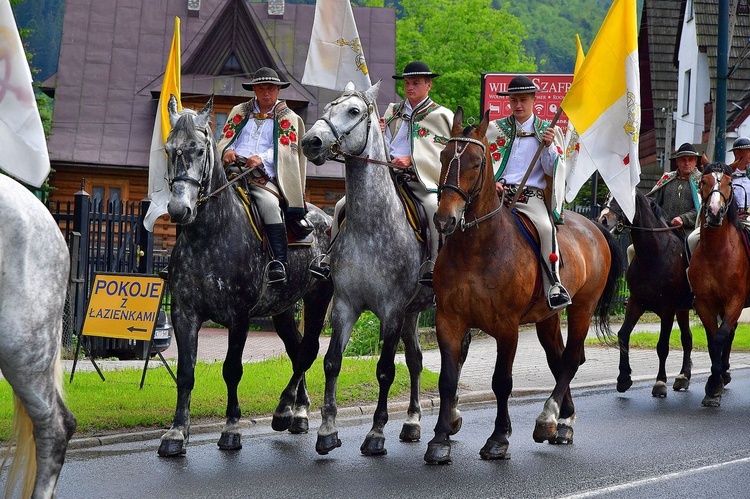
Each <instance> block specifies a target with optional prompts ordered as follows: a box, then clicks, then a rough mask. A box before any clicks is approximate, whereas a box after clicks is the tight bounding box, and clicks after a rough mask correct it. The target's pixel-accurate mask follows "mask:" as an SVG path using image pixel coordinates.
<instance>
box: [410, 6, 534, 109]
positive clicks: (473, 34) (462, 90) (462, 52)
mask: <svg viewBox="0 0 750 499" xmlns="http://www.w3.org/2000/svg"><path fill="white" fill-rule="evenodd" d="M399 8H400V9H402V12H403V16H402V17H401V18H400V19H399V20H397V21H396V68H397V70H399V71H400V70H401V69H403V67H404V66H405V65H406V64H407V63H409V62H410V61H424V62H426V63H427V64H428V65H429V66H430V69H432V71H434V72H436V73H439V74H441V77H440V78H439V79H438V80H436V81H435V84H434V86H433V88H432V92H431V93H430V94H431V96H432V98H433V99H434V100H435V101H436V102H438V103H440V104H442V105H443V106H446V107H448V108H450V109H456V107H457V106H459V105H461V106H462V107H463V108H464V111H465V112H466V115H467V116H479V96H480V91H481V88H480V86H481V73H483V72H509V73H515V72H518V73H522V72H533V71H536V64H534V61H533V59H532V58H531V57H529V56H527V55H526V54H525V52H524V49H523V47H522V46H521V43H522V41H523V39H524V37H525V36H526V30H525V28H524V26H523V25H522V24H521V22H520V21H519V20H518V19H516V18H515V17H514V16H512V15H511V14H509V13H507V12H506V11H503V10H497V9H494V8H492V6H491V0H462V1H460V2H454V1H453V0H401V2H399ZM399 91H400V92H402V90H401V89H399Z"/></svg>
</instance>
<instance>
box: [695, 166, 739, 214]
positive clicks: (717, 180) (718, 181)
mask: <svg viewBox="0 0 750 499" xmlns="http://www.w3.org/2000/svg"><path fill="white" fill-rule="evenodd" d="M715 173H718V174H720V175H721V176H720V177H718V178H717V177H714V180H715V182H714V186H713V187H712V188H711V191H710V192H709V193H708V194H706V196H705V197H704V198H702V199H701V211H702V212H703V214H704V215H703V216H704V217H705V221H704V222H703V224H702V225H703V227H704V228H708V227H710V226H711V225H709V223H708V217H707V216H706V215H707V213H706V210H707V205H706V201H707V200H708V198H710V197H711V196H712V195H713V194H714V193H718V194H719V196H721V199H722V200H723V201H724V206H722V207H721V208H720V209H719V212H720V213H719V221H720V222H721V221H722V220H723V219H724V215H726V212H727V206H729V205H730V203H731V202H732V199H733V198H734V189H733V188H731V177H730V189H729V196H725V195H724V193H723V192H721V189H719V187H718V186H720V185H721V178H722V177H723V176H724V175H726V172H724V170H722V169H718V168H717V169H714V170H712V171H711V172H710V174H711V175H713V174H715ZM719 225H721V224H719Z"/></svg>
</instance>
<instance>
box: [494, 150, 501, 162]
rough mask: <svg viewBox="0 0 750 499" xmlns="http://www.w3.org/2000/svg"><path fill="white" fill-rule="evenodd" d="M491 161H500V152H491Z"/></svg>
mask: <svg viewBox="0 0 750 499" xmlns="http://www.w3.org/2000/svg"><path fill="white" fill-rule="evenodd" d="M492 161H500V153H499V152H493V153H492Z"/></svg>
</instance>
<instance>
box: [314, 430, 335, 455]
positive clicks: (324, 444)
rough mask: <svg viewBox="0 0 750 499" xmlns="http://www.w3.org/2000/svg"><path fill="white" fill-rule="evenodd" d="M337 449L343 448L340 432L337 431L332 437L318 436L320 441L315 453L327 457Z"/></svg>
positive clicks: (317, 443) (316, 443)
mask: <svg viewBox="0 0 750 499" xmlns="http://www.w3.org/2000/svg"><path fill="white" fill-rule="evenodd" d="M336 447H341V440H339V432H337V431H335V432H333V433H331V434H330V435H318V441H317V442H315V452H317V453H318V454H320V455H321V456H325V455H326V454H328V453H329V452H331V451H332V450H333V449H335V448H336Z"/></svg>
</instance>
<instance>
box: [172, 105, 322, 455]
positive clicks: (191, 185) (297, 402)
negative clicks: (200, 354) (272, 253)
mask: <svg viewBox="0 0 750 499" xmlns="http://www.w3.org/2000/svg"><path fill="white" fill-rule="evenodd" d="M168 107H169V118H170V122H171V124H172V127H173V128H172V132H171V133H170V135H169V138H168V139H167V143H166V145H165V148H166V151H167V155H168V157H169V164H168V172H167V180H168V183H169V185H170V197H169V206H168V209H169V215H170V217H171V219H172V221H173V222H176V223H178V224H180V225H181V226H182V231H181V233H180V236H179V237H178V238H177V243H176V244H175V247H174V249H173V250H172V256H171V258H170V263H169V284H170V290H171V293H172V323H173V325H174V334H175V339H176V340H177V352H178V357H177V408H176V410H175V414H174V422H173V423H172V427H171V428H170V430H169V431H168V432H167V433H165V434H164V435H163V436H162V438H161V445H160V446H159V455H161V456H175V455H180V454H184V453H185V445H186V443H187V440H188V437H189V431H190V412H189V411H190V392H191V390H192V389H193V384H194V382H195V362H196V354H197V349H198V330H199V329H200V327H201V324H203V322H204V321H206V320H208V319H211V320H213V321H215V322H217V323H219V324H222V325H224V326H226V327H227V328H228V329H229V335H228V348H227V355H226V359H225V360H224V368H223V374H224V381H225V382H226V385H227V412H226V417H227V421H226V424H225V425H224V428H223V429H222V432H221V438H220V439H219V442H218V445H219V447H220V448H221V449H224V450H230V449H239V448H241V447H242V444H241V439H240V428H239V419H240V416H241V414H240V406H239V402H238V400H237V385H238V384H239V382H240V379H241V378H242V351H243V349H244V347H245V340H246V339H247V331H248V328H249V327H250V319H251V318H252V317H266V316H272V317H273V324H274V327H275V329H276V332H277V334H278V335H279V337H281V339H282V340H283V342H284V346H285V348H286V351H287V353H288V354H289V357H290V358H291V360H292V366H293V369H294V373H293V375H292V378H291V380H290V381H289V383H288V385H287V386H286V388H285V389H284V391H283V392H282V394H281V397H280V400H279V404H278V406H277V407H276V409H275V411H274V414H273V422H272V427H273V429H274V430H277V431H284V430H287V429H288V430H289V431H291V432H292V433H306V432H307V429H308V419H307V409H308V407H309V405H310V400H309V399H308V396H307V389H306V386H305V378H304V374H305V371H307V369H308V368H309V367H310V365H311V364H312V363H313V361H314V360H315V357H316V355H317V353H318V348H319V336H320V331H321V329H322V327H323V322H324V319H325V313H326V310H327V308H328V303H329V302H330V299H331V295H332V293H333V290H332V285H331V283H326V282H319V281H317V280H315V279H313V278H312V276H311V275H310V274H309V272H308V271H307V267H308V265H309V263H310V261H311V260H312V258H313V256H314V255H317V254H319V253H320V252H321V251H323V249H324V248H326V247H327V246H328V243H329V237H328V236H327V235H326V232H325V229H326V227H327V226H328V224H330V217H328V216H327V215H326V214H325V213H323V211H321V210H320V209H318V208H316V207H314V206H312V205H308V208H309V210H310V211H309V213H308V215H307V217H308V220H310V222H311V223H312V224H313V225H314V226H315V232H314V235H315V243H314V244H313V246H312V247H306V246H305V247H295V246H292V247H290V251H289V274H288V275H289V277H288V282H287V284H286V285H284V286H280V287H268V286H265V285H264V283H263V275H264V268H265V266H266V252H265V251H264V249H263V245H262V243H261V241H259V240H258V238H257V237H256V236H255V234H254V232H253V230H252V228H251V225H250V220H249V218H248V216H247V215H246V213H245V209H244V207H243V206H242V203H241V201H240V199H239V197H238V196H237V195H236V194H235V192H233V190H234V186H232V187H230V188H226V189H223V190H221V191H219V192H216V190H217V189H219V188H221V187H222V186H225V185H226V184H227V177H226V175H225V173H224V169H223V168H222V165H221V161H220V158H219V154H218V151H217V149H216V144H215V143H214V140H213V134H212V132H211V127H210V124H211V123H210V121H211V113H212V108H213V99H211V100H209V101H208V103H207V104H206V106H205V107H204V108H203V110H202V111H201V112H200V113H196V112H195V111H192V110H189V109H185V110H183V111H182V112H178V111H177V102H176V101H175V100H174V98H172V99H170V101H169V106H168ZM300 299H303V300H304V324H305V335H304V337H303V338H301V339H300V334H299V331H298V330H297V326H296V324H295V321H294V304H295V303H297V302H298V301H299V300H300Z"/></svg>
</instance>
